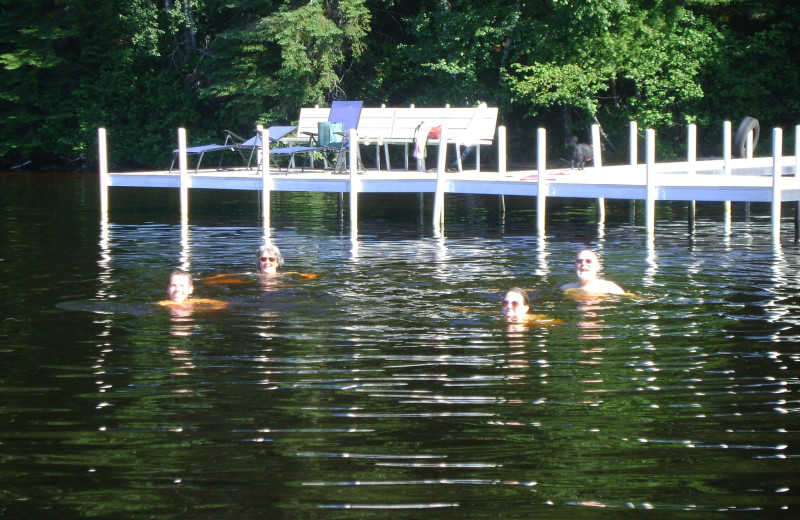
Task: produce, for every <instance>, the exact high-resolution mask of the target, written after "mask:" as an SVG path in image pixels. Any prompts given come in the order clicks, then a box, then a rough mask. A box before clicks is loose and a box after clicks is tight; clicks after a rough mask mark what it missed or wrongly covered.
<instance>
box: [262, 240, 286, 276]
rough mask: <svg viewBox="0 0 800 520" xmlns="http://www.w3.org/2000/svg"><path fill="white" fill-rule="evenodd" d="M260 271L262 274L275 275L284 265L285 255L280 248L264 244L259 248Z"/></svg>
mask: <svg viewBox="0 0 800 520" xmlns="http://www.w3.org/2000/svg"><path fill="white" fill-rule="evenodd" d="M257 261H258V270H259V272H260V273H261V274H275V273H277V272H278V268H279V267H280V266H282V265H283V255H282V254H281V250H280V249H278V246H276V245H274V244H264V245H263V246H261V247H259V248H258V255H257Z"/></svg>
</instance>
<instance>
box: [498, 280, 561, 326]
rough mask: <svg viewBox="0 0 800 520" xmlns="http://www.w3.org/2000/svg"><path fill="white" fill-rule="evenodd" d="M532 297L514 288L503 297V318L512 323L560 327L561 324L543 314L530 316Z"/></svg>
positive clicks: (523, 290) (524, 291) (526, 292)
mask: <svg viewBox="0 0 800 520" xmlns="http://www.w3.org/2000/svg"><path fill="white" fill-rule="evenodd" d="M530 304H531V300H530V296H529V295H528V291H526V290H525V289H520V288H519V287H512V288H511V289H509V290H507V291H506V292H505V294H504V295H503V301H502V302H501V311H502V313H503V318H504V319H505V320H506V321H508V322H511V323H530V324H534V325H558V324H560V323H561V321H559V320H555V319H553V318H550V317H548V316H545V315H543V314H528V311H529V310H530Z"/></svg>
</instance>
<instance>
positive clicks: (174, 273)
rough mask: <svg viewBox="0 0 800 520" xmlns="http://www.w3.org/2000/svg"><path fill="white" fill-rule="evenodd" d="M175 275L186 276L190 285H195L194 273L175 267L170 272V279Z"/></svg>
mask: <svg viewBox="0 0 800 520" xmlns="http://www.w3.org/2000/svg"><path fill="white" fill-rule="evenodd" d="M173 276H185V277H186V279H187V280H189V287H194V281H192V275H190V274H189V273H187V272H186V271H184V270H183V269H175V270H174V271H172V272H171V273H169V279H170V280H172V277H173Z"/></svg>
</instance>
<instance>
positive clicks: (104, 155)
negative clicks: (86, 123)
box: [97, 128, 108, 215]
mask: <svg viewBox="0 0 800 520" xmlns="http://www.w3.org/2000/svg"><path fill="white" fill-rule="evenodd" d="M97 159H98V163H99V164H98V168H99V170H98V171H99V173H100V214H101V215H107V214H108V148H107V143H106V129H105V128H98V129H97Z"/></svg>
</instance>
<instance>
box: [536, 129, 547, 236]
mask: <svg viewBox="0 0 800 520" xmlns="http://www.w3.org/2000/svg"><path fill="white" fill-rule="evenodd" d="M536 170H537V175H538V176H537V179H536V182H537V187H538V190H537V193H536V234H537V235H539V236H540V237H543V236H545V212H546V210H547V180H546V178H545V177H546V176H547V130H545V129H544V128H539V129H537V130H536Z"/></svg>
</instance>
